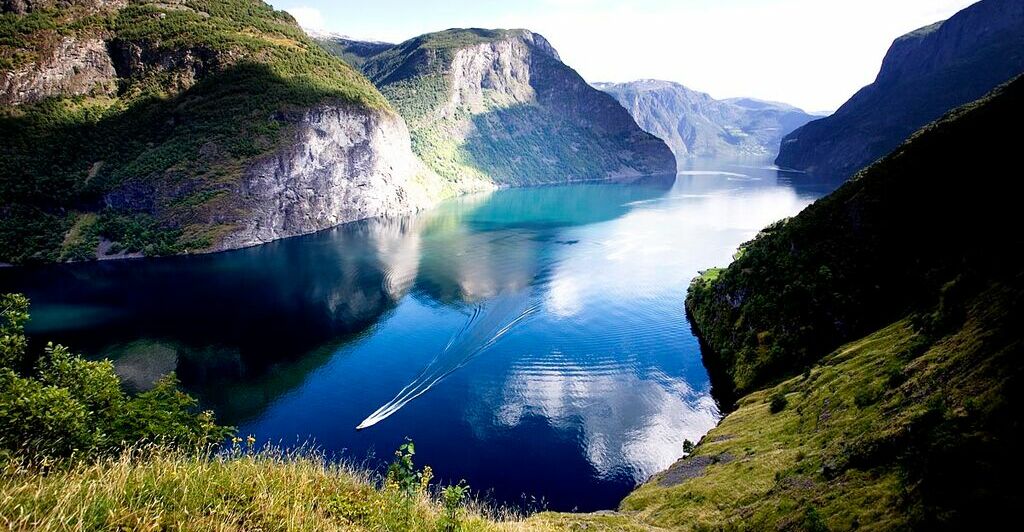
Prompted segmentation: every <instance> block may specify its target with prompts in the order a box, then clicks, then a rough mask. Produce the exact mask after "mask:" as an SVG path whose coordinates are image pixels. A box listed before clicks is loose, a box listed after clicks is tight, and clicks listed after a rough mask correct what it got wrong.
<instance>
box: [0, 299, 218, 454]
mask: <svg viewBox="0 0 1024 532" xmlns="http://www.w3.org/2000/svg"><path fill="white" fill-rule="evenodd" d="M28 307H29V301H28V299H27V298H25V297H24V296H21V295H15V294H8V295H3V296H0V450H6V451H9V452H10V453H12V454H14V455H17V456H20V457H22V458H23V459H26V460H29V461H36V460H39V459H42V458H49V457H56V458H64V457H71V456H81V455H95V454H104V453H110V452H114V451H118V450H121V449H124V448H127V447H130V446H132V445H135V444H138V443H140V442H156V443H161V444H165V445H169V446H185V447H206V446H209V445H216V444H217V443H219V442H220V441H222V440H223V439H224V438H225V437H227V436H228V435H229V434H230V432H231V429H230V428H227V427H221V426H218V425H217V424H216V423H215V422H214V419H213V414H212V413H210V412H199V411H198V408H197V404H198V403H197V402H196V400H195V399H194V398H192V397H190V396H189V395H187V394H185V393H182V392H181V391H179V390H178V388H177V380H176V379H175V378H174V375H173V374H172V375H169V376H167V377H165V378H164V379H162V380H161V381H160V382H159V383H158V384H157V386H156V387H155V388H154V389H152V390H150V391H148V392H145V393H142V394H139V395H136V396H134V397H130V396H128V395H126V394H125V393H124V391H122V388H121V381H120V379H119V378H118V377H117V374H116V373H114V366H113V364H111V363H110V362H109V361H106V360H104V361H99V362H94V361H88V360H85V359H83V358H81V357H79V356H77V355H74V354H72V353H71V352H70V351H69V350H68V349H67V348H66V347H64V346H61V345H54V344H47V346H46V348H45V349H44V350H43V353H42V354H41V355H39V356H37V357H32V356H31V355H30V353H29V351H28V341H27V340H26V338H25V333H24V325H25V322H26V321H28V317H29V313H28Z"/></svg>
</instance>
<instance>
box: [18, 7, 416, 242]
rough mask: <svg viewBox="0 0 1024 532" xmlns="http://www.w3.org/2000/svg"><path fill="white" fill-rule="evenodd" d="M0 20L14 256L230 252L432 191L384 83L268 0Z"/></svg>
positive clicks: (36, 13)
mask: <svg viewBox="0 0 1024 532" xmlns="http://www.w3.org/2000/svg"><path fill="white" fill-rule="evenodd" d="M0 21H2V23H0V144H2V145H4V146H5V147H6V149H7V150H8V151H7V153H5V156H4V157H3V158H2V161H0V197H2V198H3V201H2V202H0V209H2V211H3V213H2V214H3V216H0V262H27V261H53V260H72V259H74V260H79V259H89V258H94V257H96V256H97V255H99V256H101V257H102V256H108V255H110V256H119V255H122V254H124V253H138V252H141V253H144V254H146V255H153V254H165V253H179V252H187V251H210V250H219V249H227V248H234V247H241V246H246V245H252V244H256V243H260V242H266V241H269V240H273V239H276V238H281V237H286V236H292V235H297V234H303V233H308V232H312V231H316V230H318V229H323V228H325V227H330V226H332V225H336V224H338V223H342V222H346V221H350V220H355V219H359V218H365V217H370V216H376V215H383V214H391V213H396V212H404V211H408V210H410V209H413V208H415V207H416V206H417V205H420V204H423V203H426V202H427V201H428V198H427V197H426V193H425V192H423V190H422V188H423V187H422V186H421V183H420V182H421V181H423V180H425V179H429V175H427V174H425V173H424V172H423V170H422V168H421V166H420V164H419V163H418V161H417V160H416V158H415V156H414V155H413V154H412V152H411V148H410V140H409V136H408V131H407V129H406V127H405V124H404V123H403V121H402V120H401V118H400V117H399V116H398V115H397V114H396V113H395V112H394V111H392V110H391V108H390V106H389V105H388V103H387V102H386V100H385V99H384V98H383V97H382V96H381V94H380V93H379V92H378V91H377V90H376V89H375V88H374V87H373V85H372V84H371V83H370V82H369V81H368V80H367V79H366V78H365V77H363V76H362V75H361V74H359V73H358V72H357V71H355V70H353V69H352V68H350V67H349V66H348V65H346V64H345V63H344V62H342V61H341V60H338V59H336V58H334V57H333V56H331V55H330V54H328V53H326V52H325V51H323V49H322V48H320V47H319V46H317V45H316V44H315V43H314V42H313V41H311V40H310V39H309V38H308V37H307V36H306V35H305V34H304V33H303V32H302V30H301V29H299V27H298V26H297V25H296V24H295V21H294V20H293V19H292V18H291V16H290V15H288V14H287V13H284V12H279V11H274V10H273V9H272V8H270V6H268V5H266V4H264V3H262V2H259V1H257V0H176V1H169V2H150V1H146V0H132V1H127V0H81V1H76V2H72V3H67V2H46V1H42V2H9V3H5V4H4V12H3V14H2V19H0ZM418 177H421V178H422V179H418Z"/></svg>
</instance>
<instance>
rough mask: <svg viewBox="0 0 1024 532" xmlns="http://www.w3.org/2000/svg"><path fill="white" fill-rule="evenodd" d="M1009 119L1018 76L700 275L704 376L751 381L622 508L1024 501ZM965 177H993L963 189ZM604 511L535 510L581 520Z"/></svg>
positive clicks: (1022, 374)
mask: <svg viewBox="0 0 1024 532" xmlns="http://www.w3.org/2000/svg"><path fill="white" fill-rule="evenodd" d="M1022 117H1024V77H1021V78H1017V79H1016V80H1015V81H1013V82H1012V83H1010V84H1008V85H1006V86H1004V87H1001V88H999V89H997V90H996V91H994V92H993V93H992V94H990V95H989V96H987V97H986V98H984V99H982V100H979V101H977V102H974V103H971V104H969V105H966V106H964V107H961V108H959V109H957V110H955V111H954V112H952V113H950V114H948V115H947V116H946V117H944V118H943V119H942V120H940V121H938V122H935V123H933V124H931V125H929V126H928V127H926V128H924V129H922V130H921V131H919V132H918V133H916V134H915V135H914V136H912V137H911V139H910V140H908V141H907V142H906V143H905V144H903V145H902V146H901V147H900V148H899V149H898V150H896V151H895V152H893V153H892V154H890V155H889V156H887V157H886V158H884V159H882V160H881V161H880V162H878V163H876V164H875V165H873V166H871V167H870V168H869V169H868V170H867V171H865V172H863V173H861V174H859V175H858V176H857V177H856V178H854V179H853V180H851V181H849V182H848V183H846V184H845V185H844V186H843V187H841V188H840V189H839V190H838V191H836V192H835V193H833V194H831V195H829V196H827V197H826V198H824V199H822V200H820V201H818V202H817V203H815V204H814V205H812V206H810V207H808V208H807V209H806V210H804V211H803V212H802V213H800V214H799V215H797V216H796V217H794V218H792V219H791V220H788V221H785V222H782V223H779V224H776V225H775V226H773V227H771V228H769V229H767V230H765V231H764V232H763V233H762V234H761V235H759V236H758V237H757V238H756V239H755V240H754V241H752V242H750V243H749V244H747V245H745V246H744V247H743V248H742V249H741V252H740V253H739V257H738V258H737V259H736V260H735V261H734V262H733V264H732V265H730V266H729V267H728V268H726V269H724V270H713V271H709V272H706V273H705V274H704V275H702V276H701V277H700V278H698V279H696V280H694V283H693V284H692V286H691V289H690V294H689V297H688V298H687V303H686V304H687V309H688V311H689V312H690V313H691V315H692V317H693V321H694V325H695V328H696V329H697V330H698V331H699V333H700V334H701V335H702V337H703V339H704V340H706V343H707V344H709V345H708V346H706V347H705V349H704V350H703V351H704V358H705V364H707V365H709V367H710V368H711V369H712V371H713V372H714V373H715V374H714V375H713V385H714V386H715V389H714V391H715V393H716V395H719V396H720V397H723V396H728V395H729V394H730V392H733V391H735V390H737V389H738V391H739V392H740V393H742V394H746V395H745V396H744V397H742V398H741V399H740V400H739V401H738V402H737V403H736V405H735V406H736V408H735V409H734V410H733V411H732V412H731V413H729V414H728V415H727V416H726V417H725V418H724V419H723V420H722V422H721V423H720V424H719V426H718V427H716V428H715V429H713V430H711V432H709V433H708V434H707V435H706V436H705V437H704V438H703V439H702V440H701V442H699V443H698V444H697V445H696V447H695V448H694V449H693V451H692V452H690V453H688V456H686V457H684V458H682V459H680V460H679V461H678V462H677V463H676V464H674V465H673V466H672V467H670V468H669V469H668V470H666V471H664V472H663V473H660V474H658V475H655V476H654V478H652V479H650V480H649V481H648V482H647V483H645V484H644V485H643V486H641V487H640V488H638V489H637V490H636V491H634V492H633V493H631V494H630V495H629V496H628V497H627V498H626V499H625V500H623V502H622V504H621V506H620V511H621V514H618V515H620V516H628V518H630V519H631V521H632V522H633V523H634V524H635V525H636V526H638V527H641V526H647V527H657V528H658V529H672V530H854V529H863V530H963V529H968V528H980V529H999V528H1004V527H1005V523H1008V522H1013V520H1014V519H1016V513H1017V508H1019V507H1020V505H1021V503H1024V489H1022V488H1021V486H1020V477H1021V475H1022V474H1024V459H1022V458H1021V456H1020V453H1019V449H1020V448H1021V446H1022V445H1024V423H1022V421H1021V416H1020V412H1021V411H1022V408H1024V395H1022V393H1021V390H1022V389H1024V388H1022V386H1024V335H1022V334H1021V328H1020V326H1021V323H1024V305H1022V301H1024V268H1022V267H1021V266H1020V263H1019V262H1017V261H1014V260H1012V259H1013V255H1014V250H1015V249H1016V248H1017V247H1018V246H1019V245H1020V244H1021V243H1022V240H1024V237H1022V236H1021V235H1020V232H1019V231H1017V229H1016V228H1017V227H1018V226H1019V223H1015V222H1016V218H1015V217H1016V214H1015V211H1014V209H1013V206H1014V205H1015V203H1016V202H1017V198H1019V197H1020V193H1021V192H1022V188H1024V184H1021V183H1020V182H1019V180H1016V179H999V178H998V176H1001V175H1005V172H1004V169H1005V168H1006V167H1007V165H1012V164H1013V163H1014V155H1015V154H1014V153H1013V152H1012V151H1010V148H1011V147H1012V146H1013V144H1014V140H1013V139H1011V138H1008V137H1007V136H1006V135H1005V134H1004V132H1005V131H1006V130H1007V129H1008V128H1012V127H1014V125H1015V124H1016V123H1018V122H1019V121H1020V119H1021V118H1022ZM965 175H979V176H992V177H993V178H992V179H989V180H985V182H984V184H983V185H982V186H975V187H967V186H964V184H963V181H962V178H963V176H965ZM842 344H845V345H842ZM833 349H834V350H833ZM801 370H802V371H801ZM725 401H726V402H728V403H730V404H731V403H732V401H731V399H725ZM606 518H607V517H606V516H581V515H577V514H551V513H548V514H541V515H538V516H535V517H534V518H532V519H531V520H530V521H529V522H530V523H536V524H538V525H543V526H550V527H559V526H561V527H565V528H571V529H577V530H578V529H583V528H586V527H587V526H589V525H598V524H600V523H601V520H602V519H606Z"/></svg>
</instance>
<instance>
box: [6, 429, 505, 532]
mask: <svg viewBox="0 0 1024 532" xmlns="http://www.w3.org/2000/svg"><path fill="white" fill-rule="evenodd" d="M243 445H244V444H243ZM450 517H451V516H449V515H447V514H446V512H445V511H444V507H443V505H442V503H441V502H440V500H438V499H437V497H434V496H432V495H431V494H429V493H428V492H417V493H416V494H415V495H414V496H411V497H410V496H406V495H405V494H404V493H403V492H401V491H400V490H399V489H398V488H397V487H396V486H394V485H390V486H385V487H382V488H377V487H375V484H374V482H373V479H372V478H371V476H370V475H369V474H368V473H366V472H364V471H363V470H360V469H359V468H358V467H355V466H351V465H347V464H338V463H333V462H330V461H328V460H325V459H324V458H323V457H322V456H319V455H317V454H315V453H299V454H285V453H281V452H279V451H275V450H263V451H260V452H249V450H248V448H245V447H239V448H236V449H235V450H234V452H229V453H226V454H224V455H215V456H209V455H203V454H197V453H188V452H181V451H172V450H167V449H161V448H152V449H145V448H144V449H141V450H140V449H135V450H131V451H126V452H124V453H122V454H121V455H120V456H115V457H112V458H106V459H101V460H98V461H94V462H90V463H79V464H77V465H73V466H70V467H67V468H58V469H55V470H53V471H49V472H48V473H46V474H44V473H43V472H42V471H41V470H40V469H39V468H26V467H22V466H20V465H19V464H18V462H16V461H13V460H12V461H8V462H7V463H6V465H5V467H4V470H3V476H2V478H0V529H11V530H167V529H175V530H515V529H517V528H521V527H522V525H521V524H520V523H516V522H514V521H510V519H512V518H513V516H511V515H510V514H509V515H498V516H495V515H492V516H491V517H490V519H488V518H485V517H484V516H483V514H482V511H481V509H480V508H479V507H476V506H474V505H470V507H469V508H468V509H467V508H461V509H460V510H459V511H458V512H457V515H455V516H454V519H451V518H450ZM499 520H505V521H508V522H499Z"/></svg>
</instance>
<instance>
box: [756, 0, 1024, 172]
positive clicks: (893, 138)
mask: <svg viewBox="0 0 1024 532" xmlns="http://www.w3.org/2000/svg"><path fill="white" fill-rule="evenodd" d="M1021 72H1024V2H1022V1H1020V0H983V1H981V2H978V3H976V4H974V5H971V6H970V7H967V8H966V9H964V10H962V11H960V12H959V13H957V14H956V15H954V16H953V17H951V18H950V19H949V20H946V21H944V22H937V23H935V24H932V25H930V26H925V27H923V28H921V29H918V30H916V31H913V32H911V33H908V34H906V35H904V36H902V37H900V38H898V39H896V41H895V42H893V44H892V47H890V48H889V51H888V53H887V54H886V56H885V59H884V60H883V62H882V68H881V70H880V71H879V73H878V77H877V78H876V79H875V81H874V83H872V84H870V85H868V86H866V87H864V88H863V89H861V90H860V91H858V92H857V93H856V94H855V95H853V97H852V98H850V100H849V101H848V102H846V103H845V104H844V105H843V106H842V107H840V108H839V110H837V111H836V112H835V113H834V114H833V115H831V116H829V117H826V118H822V119H820V120H815V121H813V122H811V123H809V124H807V125H805V126H803V127H801V128H800V129H798V130H796V131H794V132H792V133H790V134H789V135H787V136H786V138H785V139H783V141H782V147H781V150H780V152H779V156H778V158H777V159H776V164H778V165H779V166H782V167H786V168H793V169H797V170H803V171H806V172H808V173H810V174H812V175H814V176H816V177H821V178H827V179H836V178H846V177H849V176H851V175H853V174H854V173H856V172H857V171H858V170H860V169H862V168H864V167H865V166H867V165H869V164H871V163H872V162H873V161H875V160H876V159H878V158H879V157H881V156H883V155H885V154H887V153H889V152H890V151H892V150H893V149H895V148H896V147H897V146H899V144H900V143H901V142H903V141H904V140H906V139H907V138H908V137H909V136H910V135H911V133H913V132H914V131H916V130H917V129H918V128H920V127H922V126H924V125H925V124H928V123H929V122H931V121H933V120H935V119H937V118H939V117H940V116H942V114H943V113H945V112H947V111H949V110H950V109H953V108H955V107H957V106H959V105H962V104H964V103H967V102H970V101H973V100H975V99H977V98H980V97H981V96H983V95H985V94H986V93H987V92H988V91H990V90H992V89H993V88H994V87H996V86H997V85H999V84H1001V83H1003V82H1006V81H1007V80H1009V79H1011V78H1013V77H1014V76H1016V75H1017V74H1019V73H1021Z"/></svg>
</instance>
